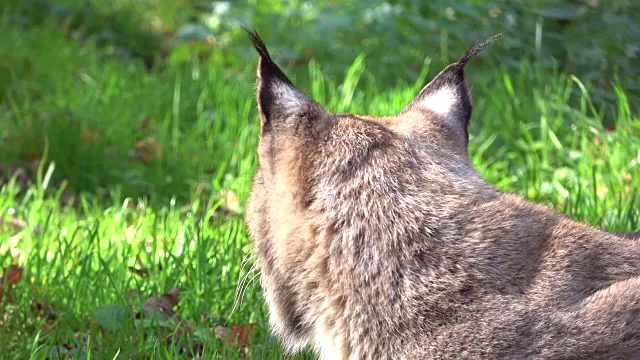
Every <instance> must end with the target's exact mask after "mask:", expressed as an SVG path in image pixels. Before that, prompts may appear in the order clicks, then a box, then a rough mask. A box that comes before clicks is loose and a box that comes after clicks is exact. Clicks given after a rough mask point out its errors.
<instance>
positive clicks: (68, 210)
mask: <svg viewBox="0 0 640 360" xmlns="http://www.w3.org/2000/svg"><path fill="white" fill-rule="evenodd" d="M57 30H58V27H57V25H56V24H55V23H47V24H45V25H44V27H41V28H25V27H22V26H20V25H16V24H13V23H10V22H9V21H7V19H4V20H3V21H2V22H1V23H0V77H2V79H4V80H5V81H6V82H5V83H2V84H0V85H1V86H3V88H2V89H1V90H2V93H1V94H0V149H1V150H2V152H1V153H0V163H1V164H9V163H12V162H16V161H17V162H18V164H19V165H20V166H25V167H27V166H30V162H32V161H35V164H36V165H35V166H32V173H31V180H32V183H31V184H30V185H29V186H28V187H27V189H26V191H20V189H19V185H20V184H16V183H11V184H8V183H3V184H2V186H1V188H0V217H3V219H4V220H3V223H2V224H1V225H0V265H1V266H2V267H5V266H8V265H10V264H18V265H20V266H22V267H23V268H24V269H25V270H24V273H23V274H22V277H21V279H20V281H18V282H17V283H16V284H15V285H14V286H13V288H12V289H11V290H8V291H7V292H6V296H5V297H4V298H3V299H2V300H0V314H2V316H1V317H0V357H4V358H7V359H14V358H34V359H44V358H47V357H48V356H51V357H53V355H55V354H56V352H57V354H62V358H67V357H71V358H100V359H101V358H104V359H113V358H114V357H116V355H117V356H118V358H132V357H134V358H142V357H145V356H149V357H151V358H176V357H184V358H193V357H195V355H194V354H196V353H201V354H202V358H217V357H221V358H227V357H232V358H233V357H238V356H240V355H239V354H241V353H242V350H241V351H238V350H237V349H235V348H234V347H232V346H229V345H228V344H226V342H225V341H221V340H218V339H217V338H216V336H215V328H216V326H224V327H231V326H235V325H245V324H250V323H255V324H256V325H255V335H254V337H253V338H252V339H251V344H250V346H249V351H250V355H251V357H253V358H274V359H276V358H279V357H280V352H279V350H278V346H277V343H276V341H275V340H274V339H273V338H272V337H271V336H270V335H269V333H268V328H267V320H266V313H265V308H264V304H263V299H262V297H261V292H260V289H259V286H258V280H257V278H256V277H255V275H256V274H255V273H253V272H250V271H249V270H250V269H251V267H252V265H253V259H252V257H251V256H252V255H251V254H252V251H251V249H252V247H251V245H250V243H249V240H248V238H247V232H246V229H245V227H244V223H243V211H242V205H243V204H244V202H245V200H246V198H247V196H248V194H249V191H250V180H251V176H252V174H253V171H254V169H255V166H256V157H255V153H254V149H255V145H256V142H257V137H258V133H257V126H256V125H257V118H256V117H257V114H256V110H255V102H254V95H253V90H254V85H255V79H254V74H255V65H256V64H255V62H253V63H247V64H242V65H240V66H238V69H240V70H238V69H235V70H232V69H229V68H225V67H223V66H221V65H219V64H216V63H215V62H200V61H198V60H195V59H194V60H193V61H191V62H188V63H184V64H181V65H167V66H166V67H164V68H159V69H154V70H151V71H148V70H147V69H145V68H144V66H143V65H142V64H140V63H137V62H135V61H127V60H123V59H122V58H119V57H116V56H113V55H112V54H110V53H108V51H105V50H104V49H99V48H98V47H96V46H94V44H92V43H91V42H90V41H89V42H84V43H83V42H80V41H79V40H78V39H73V38H68V37H66V35H65V34H64V32H60V31H57ZM247 47H249V44H248V43H247ZM482 56H486V57H491V49H487V50H486V51H485V52H484V53H483V55H482ZM274 57H275V58H276V59H277V58H278V55H277V54H274ZM324 61H326V62H330V61H331V60H330V59H325V60H324ZM425 65H426V66H428V61H427V62H426V63H425ZM427 69H428V67H425V71H423V73H422V77H421V80H420V81H419V82H418V83H417V84H404V85H399V86H397V87H393V88H388V87H386V86H385V85H384V84H380V83H376V82H375V73H373V72H372V70H370V69H368V68H367V67H366V58H362V57H360V58H357V59H354V62H353V65H352V66H351V67H350V68H348V69H345V72H344V74H345V75H344V78H340V79H329V78H327V77H326V76H324V75H323V72H322V64H320V63H318V62H315V63H312V64H311V65H309V79H311V80H310V85H309V86H305V87H303V88H302V90H303V91H305V92H306V93H308V94H310V95H312V96H313V97H314V98H315V99H317V100H318V101H320V102H321V103H323V104H326V105H327V107H328V108H329V109H330V110H332V111H353V112H358V113H367V114H374V115H383V114H393V113H396V112H397V111H399V110H400V109H402V107H403V106H404V105H405V104H407V103H408V102H409V101H410V100H411V98H412V97H413V96H414V95H415V94H416V93H417V91H418V90H419V88H420V86H421V85H422V82H423V81H422V80H424V79H425V78H431V77H432V76H433V75H434V74H435V73H436V72H437V71H438V70H439V69H429V71H428V72H427ZM480 72H483V73H485V74H483V75H484V76H483V77H482V78H483V79H485V80H483V81H480V82H475V81H474V79H475V78H476V75H474V73H480ZM486 72H492V73H493V74H494V77H493V78H492V79H491V77H487V76H486ZM468 73H469V76H470V82H471V83H472V84H473V95H474V100H475V101H474V102H475V110H474V111H475V114H474V117H473V118H472V125H471V129H470V133H471V141H470V154H471V158H472V160H473V162H474V163H475V164H476V166H477V167H478V169H479V170H480V171H481V173H482V174H483V175H484V176H485V177H486V178H487V180H488V181H489V182H490V183H492V184H494V185H496V186H497V187H498V188H500V189H502V190H504V191H511V192H518V193H520V194H522V195H524V196H526V197H528V198H530V199H532V200H535V201H539V202H543V203H545V204H548V205H549V206H551V207H553V208H554V209H555V210H556V211H558V212H562V213H565V214H568V215H569V216H571V217H573V218H575V219H578V220H581V221H585V222H588V223H590V224H592V225H596V226H602V227H605V228H607V229H612V230H638V220H639V219H640V217H639V214H638V211H637V210H636V208H635V204H636V203H637V202H638V193H637V187H638V185H640V183H639V181H640V180H639V179H640V176H639V175H640V173H639V170H638V162H639V161H640V153H639V152H638V151H639V149H640V146H639V145H640V140H638V139H639V136H638V134H639V133H640V125H639V124H640V122H639V121H638V120H639V119H637V118H636V117H634V116H633V115H632V114H631V111H630V110H629V106H628V105H629V104H628V101H627V99H626V97H625V95H624V90H623V89H619V88H618V89H616V90H617V91H616V94H617V97H618V111H617V114H618V117H617V119H616V122H615V125H616V126H615V129H606V128H604V127H603V125H602V121H601V115H600V114H599V112H598V109H596V108H594V106H593V105H592V104H591V102H590V98H589V94H588V92H586V91H585V90H584V89H583V86H582V84H581V82H580V81H579V79H576V78H574V77H572V76H571V75H569V74H562V73H557V74H549V73H547V72H542V71H541V70H539V69H538V68H537V67H536V66H535V64H530V63H526V62H523V63H522V67H521V70H520V71H519V72H507V71H505V70H502V69H500V68H490V69H487V68H482V69H481V68H478V67H477V66H476V67H474V65H473V63H472V64H470V65H469V67H468ZM364 77H366V78H367V79H368V81H367V82H366V83H367V84H368V86H367V87H364V86H362V82H361V81H360V80H361V79H362V78H364ZM487 78H489V80H486V79H487ZM574 100H577V101H574ZM572 103H577V104H578V106H571V105H569V104H572ZM147 119H149V120H147ZM148 138H151V139H153V140H154V141H155V142H156V143H157V146H159V148H160V151H159V152H155V150H154V151H152V153H151V155H149V156H150V157H149V158H148V159H146V160H145V161H141V160H140V159H139V158H136V156H135V151H133V150H135V148H136V144H138V143H139V142H140V141H141V140H145V139H148ZM132 149H133V150H132ZM132 151H133V152H132ZM65 186H68V187H69V188H71V189H72V192H71V194H72V195H73V198H74V199H75V201H71V200H69V199H68V198H67V195H65V192H64V189H65ZM221 194H223V195H222V196H221ZM229 194H233V195H235V196H236V197H237V199H239V200H238V206H236V205H235V204H233V202H234V201H235V200H233V197H231V198H229V197H228V196H229ZM8 219H15V220H16V221H20V224H19V226H13V225H11V224H10V223H9V222H8ZM145 269H146V271H143V270H145ZM141 274H143V275H141ZM245 276H247V278H246V283H243V286H241V287H240V292H239V294H238V292H237V289H238V285H239V284H241V283H242V282H241V280H242V279H243V278H244V277H245ZM245 285H246V286H245ZM172 288H178V289H180V298H179V303H178V304H179V307H178V309H177V313H178V315H179V317H180V321H181V322H180V323H170V324H169V325H170V326H167V323H163V322H157V323H154V322H151V323H147V322H141V321H140V320H141V319H138V318H136V314H138V312H139V309H140V308H142V307H143V306H144V304H145V302H146V301H147V299H149V297H151V296H159V295H162V294H164V293H165V292H167V291H168V290H170V289H172ZM238 295H241V296H238ZM112 306H115V309H120V310H118V311H120V312H118V314H119V315H117V316H120V317H121V318H118V319H116V323H117V325H118V326H117V329H115V330H114V329H109V328H105V326H104V324H101V323H100V321H99V319H98V316H97V315H96V314H97V312H98V311H100V309H105V308H108V309H111V308H109V307H112ZM114 316H115V315H114ZM117 316H116V317H117ZM143 320H144V319H143ZM171 324H173V325H171ZM172 326H173V327H172Z"/></svg>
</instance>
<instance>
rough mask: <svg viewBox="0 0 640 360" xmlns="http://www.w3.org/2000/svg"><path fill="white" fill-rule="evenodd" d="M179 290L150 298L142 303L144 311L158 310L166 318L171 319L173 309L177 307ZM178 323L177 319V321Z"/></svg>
mask: <svg viewBox="0 0 640 360" xmlns="http://www.w3.org/2000/svg"><path fill="white" fill-rule="evenodd" d="M179 298H180V289H171V290H169V291H167V292H166V293H165V294H162V296H152V297H150V298H149V299H148V300H147V302H145V303H144V309H145V310H148V311H152V310H159V311H160V312H162V313H163V314H165V315H167V316H168V317H173V316H175V315H176V312H175V311H174V310H173V308H174V307H175V306H176V305H178V301H179ZM178 321H179V319H178Z"/></svg>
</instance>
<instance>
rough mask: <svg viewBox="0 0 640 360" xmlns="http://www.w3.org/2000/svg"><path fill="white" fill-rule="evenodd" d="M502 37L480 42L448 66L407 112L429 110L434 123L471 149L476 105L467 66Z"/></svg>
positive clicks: (410, 105) (428, 85)
mask: <svg viewBox="0 0 640 360" xmlns="http://www.w3.org/2000/svg"><path fill="white" fill-rule="evenodd" d="M500 36H501V35H500V34H498V35H495V36H493V37H490V38H488V39H487V40H485V41H483V42H481V43H478V44H476V45H474V46H472V47H470V48H469V49H467V51H466V52H465V53H464V55H462V57H461V58H460V60H458V61H457V62H455V63H453V64H451V65H449V66H447V67H446V68H445V69H444V70H442V72H440V73H439V74H438V75H437V76H436V77H435V78H433V80H431V82H429V83H428V84H427V85H426V86H425V87H424V88H423V89H422V90H421V91H420V93H419V94H418V96H416V97H415V99H413V101H412V102H411V103H410V104H409V105H408V106H407V107H406V108H405V110H403V112H405V111H408V110H418V111H426V112H428V113H430V114H431V115H434V116H433V117H432V119H433V121H439V122H441V123H442V124H443V125H444V126H446V127H447V128H448V129H449V130H450V131H451V132H452V133H453V134H454V135H455V138H456V140H457V141H458V143H459V145H460V146H464V147H466V146H467V142H468V133H467V126H468V124H469V119H470V118H471V112H472V110H473V104H472V100H471V92H470V91H469V87H468V85H467V80H466V77H465V75H464V66H465V65H466V64H467V63H468V62H469V60H471V59H472V58H473V57H474V56H476V55H478V53H480V51H481V50H482V49H484V48H485V47H487V46H489V45H491V44H492V43H493V42H495V41H496V40H497V39H498V38H500Z"/></svg>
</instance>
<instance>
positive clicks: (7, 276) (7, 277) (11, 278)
mask: <svg viewBox="0 0 640 360" xmlns="http://www.w3.org/2000/svg"><path fill="white" fill-rule="evenodd" d="M23 271H24V269H23V268H22V267H20V266H18V265H10V266H9V267H6V268H3V269H2V276H0V297H2V296H3V294H4V285H5V283H6V284H7V290H8V289H9V288H11V286H13V285H15V284H16V283H17V282H18V281H19V280H20V278H21V277H22V272H23Z"/></svg>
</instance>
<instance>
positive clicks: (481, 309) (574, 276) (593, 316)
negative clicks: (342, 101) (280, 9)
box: [246, 32, 640, 359]
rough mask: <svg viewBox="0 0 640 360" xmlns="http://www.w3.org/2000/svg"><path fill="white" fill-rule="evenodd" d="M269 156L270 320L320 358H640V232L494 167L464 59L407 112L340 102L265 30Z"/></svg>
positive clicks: (289, 345) (255, 194) (292, 342)
mask: <svg viewBox="0 0 640 360" xmlns="http://www.w3.org/2000/svg"><path fill="white" fill-rule="evenodd" d="M249 35H250V38H251V41H252V42H253V44H254V46H255V48H256V50H257V51H258V53H259V55H260V61H259V65H258V81H257V103H258V109H259V114H260V140H259V144H258V149H257V151H258V158H259V168H258V170H257V172H256V174H255V178H254V182H253V188H252V193H251V197H250V201H249V203H248V207H247V218H246V220H247V224H248V227H249V231H250V234H251V237H252V239H253V242H254V245H255V251H256V261H257V265H258V266H259V268H260V270H261V284H262V287H263V290H264V295H265V299H266V302H267V306H268V309H269V322H270V326H271V328H272V331H273V332H274V334H275V335H276V336H277V337H278V339H279V340H280V342H281V345H282V347H283V348H284V349H285V350H286V351H287V352H289V353H295V352H298V351H300V350H302V349H304V348H307V347H310V348H312V349H313V350H314V351H315V352H316V354H318V356H319V357H320V358H322V359H422V358H441V359H446V358H451V359H454V358H455V359H458V358H486V359H496V358H514V359H522V358H536V359H557V358H581V359H586V358H632V357H637V356H639V355H638V354H640V316H639V314H640V242H638V241H635V240H633V239H630V238H624V237H618V236H614V235H612V234H608V233H605V232H602V231H599V230H597V229H594V228H591V227H588V226H586V225H584V224H581V223H578V222H574V221H572V220H570V219H567V218H565V217H563V216H561V215H558V214H556V213H554V212H552V211H550V210H548V209H547V208H545V207H543V206H540V205H536V204H534V203H531V202H529V201H527V200H525V199H523V198H521V197H519V196H516V195H512V194H506V193H501V192H499V191H497V190H496V189H495V188H494V187H492V186H491V185H490V184H488V183H487V182H485V181H484V180H483V179H482V177H481V176H480V175H479V173H478V172H477V171H476V169H475V168H474V167H473V165H472V163H471V161H470V160H469V156H468V152H467V151H468V150H467V145H468V138H469V137H468V125H469V120H470V118H471V114H472V108H473V105H472V99H471V93H470V91H469V86H468V85H467V80H466V78H465V74H464V67H465V65H466V64H467V62H468V61H469V60H471V59H472V58H473V57H474V56H475V55H476V54H478V52H479V51H480V50H481V49H482V48H483V47H485V46H487V45H489V44H490V43H491V42H492V40H493V39H489V40H487V41H485V42H483V43H480V44H478V45H477V46H474V47H472V48H471V49H469V50H468V51H467V52H466V53H465V54H464V55H463V56H462V57H461V58H460V60H459V61H457V62H455V63H453V64H451V65H449V66H448V67H446V68H445V69H444V70H443V71H442V72H441V73H440V74H438V75H437V76H436V77H435V78H434V79H433V80H431V82H429V83H428V84H427V85H426V86H425V87H424V88H423V89H422V91H420V93H419V94H417V95H416V97H415V99H414V100H413V101H412V102H411V103H409V104H408V105H407V106H406V108H405V109H404V110H402V111H401V112H400V113H398V114H396V115H390V116H384V117H370V116H364V115H352V114H332V113H329V112H328V111H326V110H325V109H324V108H323V107H322V106H321V105H320V104H318V103H316V102H314V101H313V100H312V99H310V98H309V97H308V96H306V95H305V94H304V93H303V92H302V91H300V90H298V89H297V88H296V87H295V86H294V85H293V84H292V82H291V81H290V80H289V79H288V78H287V77H286V75H285V74H284V72H283V71H282V70H281V69H280V68H279V67H278V65H276V63H275V61H274V60H273V59H272V57H271V56H270V54H269V52H268V51H267V48H266V46H265V44H264V43H263V41H262V40H261V39H260V37H259V36H258V34H257V33H255V32H250V34H249Z"/></svg>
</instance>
